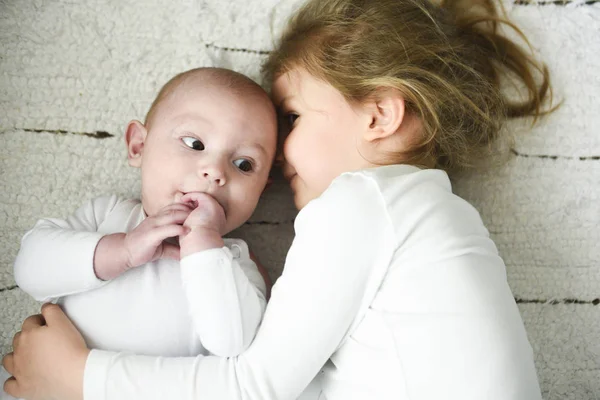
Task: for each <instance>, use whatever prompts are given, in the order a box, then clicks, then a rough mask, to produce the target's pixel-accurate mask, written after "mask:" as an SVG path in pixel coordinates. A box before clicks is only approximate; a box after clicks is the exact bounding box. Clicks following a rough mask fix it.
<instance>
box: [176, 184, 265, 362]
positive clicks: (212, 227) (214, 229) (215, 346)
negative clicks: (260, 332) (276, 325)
mask: <svg viewBox="0 0 600 400" xmlns="http://www.w3.org/2000/svg"><path fill="white" fill-rule="evenodd" d="M182 201H183V202H185V203H189V204H190V206H191V207H193V208H194V210H193V211H192V212H191V213H190V215H189V217H188V218H187V219H186V221H185V222H184V226H185V228H186V233H185V234H184V235H182V236H181V237H180V245H181V257H182V259H181V274H182V276H181V280H182V282H183V287H184V290H185V293H186V296H187V299H188V305H189V310H190V314H191V318H192V321H193V324H194V329H195V331H196V334H197V335H198V338H199V339H200V341H201V342H202V344H203V346H204V347H205V348H206V349H207V350H208V351H210V352H211V353H212V354H215V355H218V356H222V357H232V356H236V355H238V354H240V353H241V352H242V351H244V350H245V349H246V348H247V347H248V346H249V345H250V343H251V342H252V340H253V339H254V335H255V334H256V331H257V329H258V326H259V325H260V321H261V319H262V315H263V313H264V310H265V307H266V285H265V281H264V280H263V278H262V276H261V274H260V273H259V272H258V269H257V267H256V264H255V263H254V261H252V260H251V258H250V253H249V251H248V247H247V246H246V243H244V242H243V241H241V240H238V241H234V242H233V245H232V247H231V248H232V249H233V251H234V252H235V253H236V254H232V251H231V250H230V249H229V248H228V247H226V246H225V245H224V241H223V239H222V238H221V232H222V231H223V228H222V227H223V226H224V223H225V213H224V211H223V209H222V208H221V206H220V205H219V204H218V203H217V202H216V200H214V199H213V198H212V197H211V196H209V195H206V194H202V193H194V194H189V195H187V196H186V197H184V198H182Z"/></svg>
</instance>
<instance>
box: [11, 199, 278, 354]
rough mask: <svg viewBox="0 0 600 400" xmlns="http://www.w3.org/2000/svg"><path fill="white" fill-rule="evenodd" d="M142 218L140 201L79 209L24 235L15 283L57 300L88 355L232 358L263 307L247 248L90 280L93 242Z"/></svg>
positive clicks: (237, 244) (230, 246) (236, 244)
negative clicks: (106, 352)
mask: <svg viewBox="0 0 600 400" xmlns="http://www.w3.org/2000/svg"><path fill="white" fill-rule="evenodd" d="M144 218H145V213H144V211H143V209H142V206H141V203H140V202H139V200H122V199H119V198H117V197H116V196H112V197H100V198H96V199H94V200H91V201H89V202H87V203H86V204H85V205H83V206H82V207H81V208H80V209H78V210H77V211H76V212H75V214H73V215H71V216H69V217H68V218H67V219H65V220H61V219H42V220H40V221H38V222H37V224H36V225H35V227H34V228H33V229H32V230H30V231H29V232H27V233H26V234H25V235H24V237H23V239H22V241H21V248H20V251H19V254H18V255H17V258H16V261H15V280H16V282H17V284H18V285H19V286H20V287H21V289H23V290H24V291H25V292H27V293H29V294H30V295H31V296H33V297H34V298H35V299H36V300H38V301H54V300H57V301H58V302H59V303H60V304H61V305H62V306H63V308H64V310H65V312H66V313H67V315H68V316H69V317H70V318H71V319H72V321H73V322H74V323H75V325H76V326H77V327H78V328H79V330H80V331H81V333H82V334H83V336H84V338H85V340H86V343H87V344H88V346H90V347H91V348H96V349H102V350H112V351H130V352H134V353H136V354H146V355H162V356H195V355H198V354H209V353H210V354H216V355H220V356H234V355H237V354H239V353H240V352H242V351H243V350H244V349H245V348H247V347H248V345H249V344H250V342H251V341H252V339H254V335H255V333H256V331H257V329H258V326H259V325H260V321H261V319H262V316H263V313H264V309H265V306H266V299H265V292H266V288H265V283H264V280H263V278H262V276H261V274H260V273H259V271H258V269H257V268H256V265H255V264H254V262H253V261H252V260H251V259H250V255H249V251H248V248H247V245H246V244H245V242H244V241H242V240H239V239H225V244H226V246H225V247H223V248H218V249H210V250H206V251H202V252H199V253H194V254H191V255H189V256H187V257H185V258H183V259H182V260H181V261H177V260H170V259H161V260H157V261H154V262H150V263H147V264H144V265H143V266H140V267H136V268H132V269H130V270H128V271H127V272H125V273H124V274H122V275H121V276H119V277H118V278H116V279H114V280H111V281H102V280H100V279H98V278H97V277H96V275H95V273H94V266H93V260H94V252H95V249H96V245H97V244H98V241H99V240H100V238H101V237H102V236H104V235H107V234H111V233H116V232H128V231H130V230H132V229H134V228H135V227H137V226H138V225H139V224H140V223H141V222H142V221H143V219H144Z"/></svg>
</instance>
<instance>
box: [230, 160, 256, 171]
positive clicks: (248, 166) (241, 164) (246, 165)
mask: <svg viewBox="0 0 600 400" xmlns="http://www.w3.org/2000/svg"><path fill="white" fill-rule="evenodd" d="M233 165H235V166H236V167H238V169H239V170H240V171H243V172H250V171H252V162H250V161H249V160H246V159H245V158H239V159H237V160H235V161H234V162H233Z"/></svg>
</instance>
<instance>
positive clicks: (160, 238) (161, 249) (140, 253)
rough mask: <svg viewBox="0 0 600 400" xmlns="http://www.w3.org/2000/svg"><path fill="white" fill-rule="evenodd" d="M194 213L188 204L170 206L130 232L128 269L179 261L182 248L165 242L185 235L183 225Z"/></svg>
mask: <svg viewBox="0 0 600 400" xmlns="http://www.w3.org/2000/svg"><path fill="white" fill-rule="evenodd" d="M191 210H192V209H191V208H190V207H189V206H188V205H186V204H179V203H177V204H170V205H168V206H166V207H164V208H163V209H162V210H160V211H159V212H158V213H157V214H156V215H153V216H152V217H148V218H146V219H145V220H144V221H142V223H141V224H139V225H138V226H137V227H136V228H135V229H134V230H132V231H130V232H128V233H127V234H126V235H125V240H124V246H125V249H126V251H127V255H128V260H127V261H128V262H127V268H134V267H137V266H140V265H142V264H145V263H148V262H150V261H155V260H158V259H160V258H174V259H176V260H178V259H179V247H178V246H176V245H174V244H171V243H166V242H165V240H166V239H168V238H170V237H177V236H180V235H182V234H183V233H184V231H185V228H184V227H183V223H184V221H185V220H186V218H188V216H189V215H190V212H191Z"/></svg>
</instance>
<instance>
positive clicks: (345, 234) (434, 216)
mask: <svg viewBox="0 0 600 400" xmlns="http://www.w3.org/2000/svg"><path fill="white" fill-rule="evenodd" d="M295 230H296V237H295V239H294V241H293V244H292V247H291V249H290V251H289V254H288V256H287V259H286V262H285V267H284V271H283V275H282V276H281V278H280V279H279V280H278V281H277V282H276V284H275V285H274V287H273V291H272V296H271V299H270V301H269V304H268V306H267V310H266V313H265V315H264V318H263V322H262V325H261V327H260V329H259V331H258V332H257V335H256V338H255V339H254V342H253V343H252V344H251V345H250V347H249V348H248V349H247V350H246V351H244V352H243V353H242V354H240V355H239V356H237V357H232V358H220V357H214V356H208V357H203V356H199V357H195V358H179V359H174V358H164V357H159V358H157V357H144V356H134V355H127V354H122V353H115V352H102V351H96V350H93V351H92V352H91V353H90V356H89V358H88V360H87V363H86V368H85V377H84V398H85V400H108V399H110V400H135V399H139V400H142V399H143V400H153V399H178V400H185V399H190V400H191V399H260V400H265V399H277V400H285V399H294V398H296V397H297V396H298V395H300V393H301V392H302V390H303V389H304V388H305V387H306V386H307V385H308V384H309V382H311V380H312V379H313V378H315V376H317V378H316V379H318V380H320V381H321V384H322V387H323V392H324V395H325V396H326V397H327V399H328V400H338V399H343V400H347V399H369V400H370V399H396V400H439V399H444V400H482V399H486V400H539V399H541V395H540V389H539V385H538V382H537V376H536V371H535V368H534V362H533V354H532V349H531V347H530V345H529V342H528V340H527V336H526V332H525V329H524V326H523V323H522V320H521V317H520V315H519V312H518V309H517V306H516V304H515V301H514V299H513V296H512V294H511V291H510V289H509V286H508V284H507V281H506V273H505V266H504V263H503V261H502V259H501V258H500V257H499V255H498V253H497V249H496V247H495V245H494V243H493V242H492V240H491V239H490V238H489V235H488V232H487V230H486V228H485V227H484V225H483V223H482V221H481V218H480V216H479V214H478V213H477V211H476V210H475V209H474V208H473V207H472V206H471V205H469V204H468V203H467V202H466V201H464V200H462V199H461V198H459V197H457V196H455V195H453V194H452V191H451V186H450V182H449V180H448V177H447V175H446V174H445V173H444V172H442V171H438V170H419V169H417V168H415V167H410V166H401V165H395V166H386V167H380V168H375V169H369V170H364V171H359V172H352V173H345V174H343V175H341V176H340V177H338V178H337V179H336V180H334V182H333V183H332V184H331V185H330V187H329V188H328V189H327V190H326V191H325V193H323V194H322V195H321V196H320V197H319V198H318V199H316V200H313V201H311V202H310V203H309V204H308V205H307V206H306V207H304V208H303V209H302V211H301V212H300V213H299V214H298V216H297V218H296V221H295Z"/></svg>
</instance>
